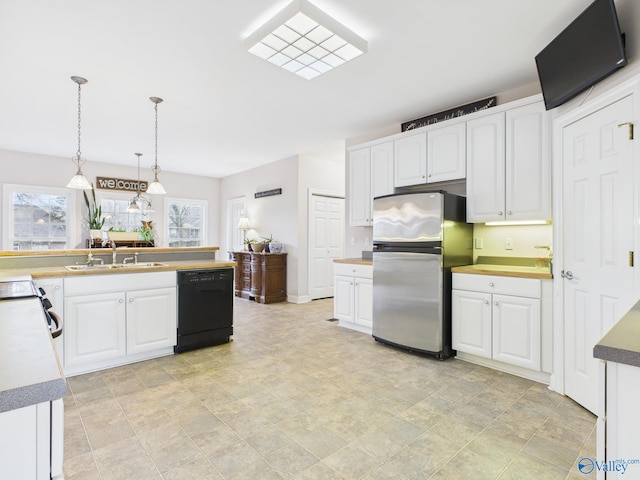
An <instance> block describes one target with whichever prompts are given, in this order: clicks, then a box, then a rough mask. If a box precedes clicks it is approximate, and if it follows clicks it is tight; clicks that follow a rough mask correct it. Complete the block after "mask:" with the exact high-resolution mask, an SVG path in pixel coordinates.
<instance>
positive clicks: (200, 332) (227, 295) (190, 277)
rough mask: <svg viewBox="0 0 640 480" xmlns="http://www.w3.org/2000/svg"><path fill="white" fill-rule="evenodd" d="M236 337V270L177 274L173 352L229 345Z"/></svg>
mask: <svg viewBox="0 0 640 480" xmlns="http://www.w3.org/2000/svg"><path fill="white" fill-rule="evenodd" d="M231 335H233V268H216V269H211V270H204V269H203V270H183V271H180V270H179V271H178V342H177V345H176V346H175V347H174V349H173V350H174V352H176V353H180V352H186V351H187V350H194V349H196V348H202V347H208V346H211V345H218V344H221V343H226V342H228V341H229V340H230V337H231Z"/></svg>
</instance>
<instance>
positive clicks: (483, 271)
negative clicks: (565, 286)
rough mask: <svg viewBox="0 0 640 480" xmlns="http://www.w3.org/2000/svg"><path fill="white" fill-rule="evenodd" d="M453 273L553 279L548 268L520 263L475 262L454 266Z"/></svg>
mask: <svg viewBox="0 0 640 480" xmlns="http://www.w3.org/2000/svg"><path fill="white" fill-rule="evenodd" d="M451 271H452V272H453V273H472V274H476V275H500V276H503V277H521V278H541V279H549V280H550V279H552V278H553V277H552V275H551V271H550V270H549V269H548V268H537V267H523V266H519V265H490V264H475V265H464V266H461V267H452V268H451Z"/></svg>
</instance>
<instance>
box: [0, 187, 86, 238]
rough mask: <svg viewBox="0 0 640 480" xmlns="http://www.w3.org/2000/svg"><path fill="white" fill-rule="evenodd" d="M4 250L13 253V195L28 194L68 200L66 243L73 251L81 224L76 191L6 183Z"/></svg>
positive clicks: (4, 189)
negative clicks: (18, 193)
mask: <svg viewBox="0 0 640 480" xmlns="http://www.w3.org/2000/svg"><path fill="white" fill-rule="evenodd" d="M2 191H3V193H2V202H3V203H2V205H3V207H2V209H3V212H2V250H11V251H13V243H12V242H13V236H12V235H11V233H13V221H14V215H13V198H12V197H13V194H14V193H15V192H28V193H36V194H44V195H59V196H65V197H66V198H67V212H66V215H67V221H66V228H67V235H66V237H65V243H66V245H67V249H73V248H75V245H76V239H77V236H76V233H77V232H76V226H77V225H78V224H79V223H80V219H78V218H77V210H76V191H75V190H70V189H68V188H64V187H46V186H39V185H21V184H15V183H5V184H4V185H3V188H2Z"/></svg>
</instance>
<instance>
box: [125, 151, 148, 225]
mask: <svg viewBox="0 0 640 480" xmlns="http://www.w3.org/2000/svg"><path fill="white" fill-rule="evenodd" d="M134 155H136V156H137V157H138V184H137V186H136V194H135V196H134V197H133V198H132V199H131V201H130V202H129V206H128V207H127V212H129V213H135V212H139V211H140V205H138V203H143V204H144V200H145V198H144V197H143V196H142V195H141V193H140V157H141V156H142V154H141V153H134Z"/></svg>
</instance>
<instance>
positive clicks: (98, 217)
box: [82, 183, 105, 238]
mask: <svg viewBox="0 0 640 480" xmlns="http://www.w3.org/2000/svg"><path fill="white" fill-rule="evenodd" d="M82 195H84V203H85V204H86V205H87V223H88V224H89V231H90V233H91V238H102V227H103V226H104V222H105V217H104V216H103V215H102V207H101V206H100V205H98V202H97V200H96V190H95V188H93V183H92V184H91V199H89V196H88V195H87V192H86V190H83V191H82Z"/></svg>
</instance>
